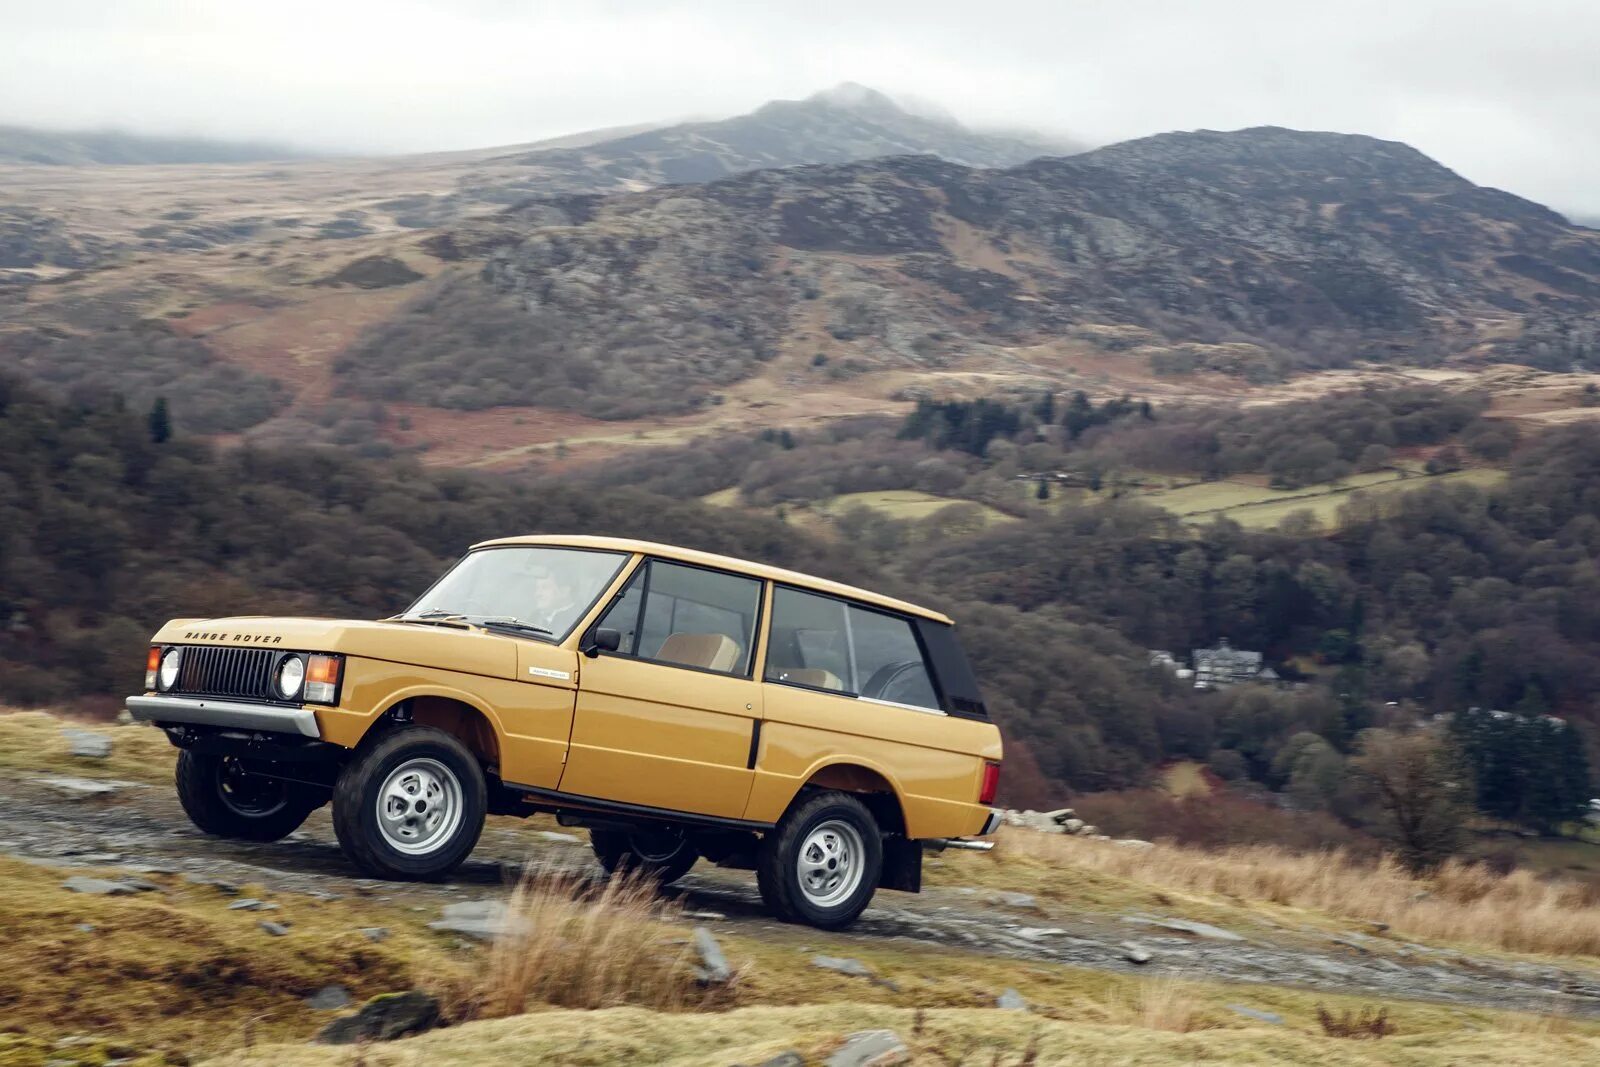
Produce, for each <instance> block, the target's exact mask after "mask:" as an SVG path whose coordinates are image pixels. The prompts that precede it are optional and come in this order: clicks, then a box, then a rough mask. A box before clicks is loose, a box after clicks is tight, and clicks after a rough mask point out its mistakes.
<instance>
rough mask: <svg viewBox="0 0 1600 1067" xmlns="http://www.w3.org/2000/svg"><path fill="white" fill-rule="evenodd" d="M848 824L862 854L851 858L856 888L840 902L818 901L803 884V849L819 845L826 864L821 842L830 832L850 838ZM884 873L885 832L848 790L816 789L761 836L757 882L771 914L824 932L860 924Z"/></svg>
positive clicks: (854, 849)
mask: <svg viewBox="0 0 1600 1067" xmlns="http://www.w3.org/2000/svg"><path fill="white" fill-rule="evenodd" d="M830 827H831V828H832V829H831V830H830ZM845 828H849V829H851V830H853V831H854V837H853V839H851V840H849V843H848V849H849V851H850V852H852V853H858V854H854V855H852V856H851V858H850V861H849V862H850V864H851V865H852V867H853V868H854V878H855V882H854V888H853V889H851V890H849V891H848V892H844V893H843V894H842V895H841V896H840V897H839V898H838V899H836V900H826V901H823V902H819V900H818V898H817V896H816V894H814V893H813V892H808V891H807V889H806V888H805V887H804V886H803V885H802V882H801V872H800V868H799V865H800V861H801V858H802V852H803V851H806V850H808V849H812V848H813V847H817V849H818V851H817V855H818V856H819V857H821V858H822V859H823V861H824V863H825V861H826V855H827V854H826V852H825V851H824V850H821V848H820V846H819V845H818V842H819V841H822V840H826V839H827V837H828V835H829V833H830V832H831V833H833V834H834V835H836V836H838V837H840V838H841V839H843V838H848V837H849V836H850V835H849V834H848V833H846V832H845ZM882 872H883V831H882V830H880V829H879V827H878V822H877V820H876V819H874V818H873V817H872V812H871V811H870V810H868V808H867V806H866V805H865V804H863V803H861V801H860V800H858V799H856V798H855V797H853V796H851V795H850V794H849V793H838V792H823V793H815V794H813V795H811V796H809V797H806V798H804V799H802V800H800V801H799V802H797V803H796V804H795V805H794V806H793V807H791V808H790V809H789V810H788V811H787V812H785V813H784V816H783V818H781V819H779V820H778V825H777V826H775V827H773V828H772V830H771V831H770V832H768V834H767V835H766V837H765V838H763V839H762V841H761V850H760V852H759V854H758V855H757V858H756V884H757V885H758V886H759V887H760V889H761V899H762V900H763V901H765V902H766V905H767V907H768V908H769V909H770V910H771V911H772V913H773V914H774V915H775V916H777V917H778V918H780V919H782V920H783V921H785V922H794V923H805V924H806V925H808V926H815V927H818V928H820V929H823V930H839V929H842V928H844V927H846V926H849V925H850V924H851V923H853V922H855V921H856V919H857V917H859V916H860V915H861V913H862V912H863V911H865V910H866V908H867V905H868V904H869V903H871V902H872V897H873V894H874V893H876V892H877V889H878V878H879V876H880V875H881V874H882Z"/></svg>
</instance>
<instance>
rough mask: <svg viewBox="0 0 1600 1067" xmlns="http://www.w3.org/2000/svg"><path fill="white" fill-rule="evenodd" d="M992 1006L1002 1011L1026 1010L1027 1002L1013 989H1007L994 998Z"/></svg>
mask: <svg viewBox="0 0 1600 1067" xmlns="http://www.w3.org/2000/svg"><path fill="white" fill-rule="evenodd" d="M994 1006H995V1007H997V1008H999V1009H1000V1010H1002V1011H1027V1010H1028V1002H1027V1000H1025V999H1024V998H1023V996H1022V994H1021V993H1018V992H1017V991H1016V990H1015V989H1007V990H1006V991H1005V992H1003V993H1001V994H1000V995H999V996H998V997H995V998H994Z"/></svg>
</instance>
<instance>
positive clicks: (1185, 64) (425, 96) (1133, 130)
mask: <svg viewBox="0 0 1600 1067" xmlns="http://www.w3.org/2000/svg"><path fill="white" fill-rule="evenodd" d="M0 34H3V36H4V39H5V40H6V62H5V63H4V64H0V123H4V122H9V123H20V124H28V125H35V126H48V127H56V128H68V129H103V128H107V127H114V128H117V129H121V130H128V131H132V132H138V133H148V134H161V135H172V136H205V137H212V138H222V139H228V140H244V141H269V142H275V143H282V144H288V145H293V146H297V147H302V148H305V149H308V150H312V151H321V152H339V153H350V152H358V153H368V152H412V151H429V150H441V149H459V148H475V147H482V146H486V145H496V144H518V143H526V142H529V141H535V140H539V139H541V138H548V137H555V136H559V135H563V134H568V133H572V132H575V131H580V130H586V129H592V128H598V127H609V126H626V125H631V124H636V123H640V122H649V121H656V120H669V121H670V120H676V119H679V118H682V117H686V116H691V115H692V116H696V117H702V118H711V117H722V116H728V115H734V114H738V113H741V112H745V111H749V110H751V109H753V108H756V107H759V106H760V105H761V104H762V103H764V102H766V101H768V100H773V99H787V100H801V99H805V98H807V97H811V96H813V95H814V94H817V93H818V90H819V88H822V87H830V86H831V87H832V88H823V92H822V97H823V98H824V99H829V100H837V101H839V102H841V103H844V102H853V104H854V106H870V105H871V104H873V103H874V102H875V101H877V100H878V99H879V97H880V94H881V96H882V98H883V99H886V100H891V101H894V102H895V103H897V104H899V105H900V106H901V107H904V108H906V109H907V110H910V111H912V112H913V113H915V114H918V115H922V116H924V117H931V118H940V117H943V118H949V117H953V118H955V119H956V120H959V121H960V122H962V123H964V124H966V125H968V126H972V127H975V128H979V129H995V128H1007V129H1027V130H1034V131H1040V132H1042V133H1045V134H1050V135H1056V136H1063V137H1068V138H1071V139H1073V140H1077V141H1084V142H1089V143H1097V144H1105V143H1109V142H1113V141H1119V140H1124V139H1128V138H1132V137H1138V136H1144V135H1148V134H1153V133H1158V132H1161V131H1164V130H1175V129H1199V128H1209V129H1235V128H1240V127H1250V126H1265V125H1276V126H1287V127H1293V128H1299V129H1324V130H1339V131H1344V132H1351V133H1366V134H1371V135H1373V136H1376V137H1382V138H1387V139H1392V140H1400V141H1405V142H1406V143H1408V144H1412V145H1414V146H1416V147H1417V148H1419V149H1420V150H1422V151H1424V152H1426V153H1428V154H1429V155H1430V156H1433V157H1434V158H1436V159H1439V160H1440V161H1442V162H1444V163H1445V164H1447V165H1448V166H1450V167H1452V168H1453V169H1455V170H1457V171H1459V172H1460V173H1462V174H1463V175H1465V176H1467V177H1468V178H1471V179H1472V180H1473V181H1476V182H1480V183H1484V184H1489V185H1495V186H1499V187H1501V188H1505V189H1508V190H1510V191H1512V192H1515V193H1517V194H1519V195H1522V196H1526V197H1530V198H1532V199H1535V200H1538V201H1540V202H1543V203H1547V204H1550V205H1551V206H1553V207H1556V208H1558V209H1561V210H1568V211H1571V212H1573V213H1575V214H1578V215H1583V216H1588V217H1593V216H1596V215H1600V124H1597V123H1595V122H1594V121H1593V117H1594V116H1595V115H1597V114H1600V78H1597V77H1596V76H1595V75H1594V73H1593V68H1594V56H1595V55H1597V54H1600V5H1597V4H1594V3H1592V2H1590V0H1525V2H1519V3H1513V2H1510V0H1495V2H1490V0H1451V2H1446V0H1408V2H1407V3H1404V4H1395V3H1392V2H1388V0H1385V2H1379V0H1334V2H1330V3H1325V4H1320V5H1315V6H1306V5H1297V4H1282V3H1278V2H1275V0H1219V2H1217V3H1211V4H1195V3H1192V2H1189V0H1131V2H1129V3H1126V4H1121V5H1116V6H1115V7H1113V6H1111V5H1063V4H1059V3H1055V2H1046V0H1001V2H998V3H991V4H986V5H982V6H981V7H974V6H972V5H969V4H959V3H955V2H952V0H918V2H910V0H881V2H879V3H875V4H870V5H860V4H845V3H836V2H831V0H824V2H822V3H819V4H815V5H808V6H804V7H799V6H784V7H778V6H776V5H754V4H748V3H743V2H734V0H699V2H695V3H688V2H676V0H675V2H659V3H644V2H639V0H593V2H588V3H573V2H565V3H563V2H556V3H549V4H540V5H526V4H521V3H515V2H512V0H337V2H328V0H323V2H319V3H311V2H309V0H281V2H279V3H274V4H270V5H268V4H248V3H237V4H204V5H197V4H192V3H179V2H175V0H121V2H119V3H117V4H115V5H106V4H103V3H99V2H90V0H54V2H52V3H50V4H36V3H29V2H25V0H0ZM868 87H870V88H868Z"/></svg>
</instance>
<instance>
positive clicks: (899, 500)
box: [812, 489, 1013, 525]
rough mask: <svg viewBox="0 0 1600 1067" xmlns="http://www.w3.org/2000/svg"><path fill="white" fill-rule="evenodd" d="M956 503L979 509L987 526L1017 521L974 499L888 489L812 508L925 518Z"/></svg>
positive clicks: (835, 513)
mask: <svg viewBox="0 0 1600 1067" xmlns="http://www.w3.org/2000/svg"><path fill="white" fill-rule="evenodd" d="M952 504H967V505H970V506H972V507H975V508H978V509H979V512H980V513H981V514H982V516H983V521H984V523H985V524H986V525H988V524H993V523H997V522H1011V521H1013V520H1012V518H1011V516H1010V515H1007V514H1006V513H1005V512H1003V511H999V510H997V509H995V508H992V507H989V506H988V505H987V504H978V503H974V502H973V501H971V500H959V499H956V498H954V497H948V496H935V495H933V494H932V493H923V492H919V491H917V490H915V489H884V490H878V491H875V492H868V493H841V494H840V495H838V496H836V497H830V498H829V499H827V500H819V501H818V502H817V503H815V504H813V505H812V507H813V508H815V509H816V510H817V511H819V512H821V513H822V514H824V515H832V516H838V515H842V514H844V513H845V512H846V511H848V510H850V509H851V508H853V507H866V508H871V509H872V510H874V511H881V512H883V513H884V514H885V515H887V516H889V517H890V518H892V519H925V518H927V517H928V516H929V515H932V514H933V513H934V512H936V511H939V510H940V509H942V508H947V507H949V506H951V505H952Z"/></svg>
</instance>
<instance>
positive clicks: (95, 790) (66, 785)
mask: <svg viewBox="0 0 1600 1067" xmlns="http://www.w3.org/2000/svg"><path fill="white" fill-rule="evenodd" d="M34 781H35V782H38V783H39V784H40V785H42V786H45V787H46V788H48V789H53V790H55V791H56V792H57V793H60V794H61V795H62V796H64V797H67V798H69V799H71V800H84V799H87V798H88V797H108V796H110V795H111V794H112V793H115V792H116V791H117V786H118V783H116V782H101V781H97V780H96V779H93V778H73V777H71V776H64V777H55V778H35V779H34Z"/></svg>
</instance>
